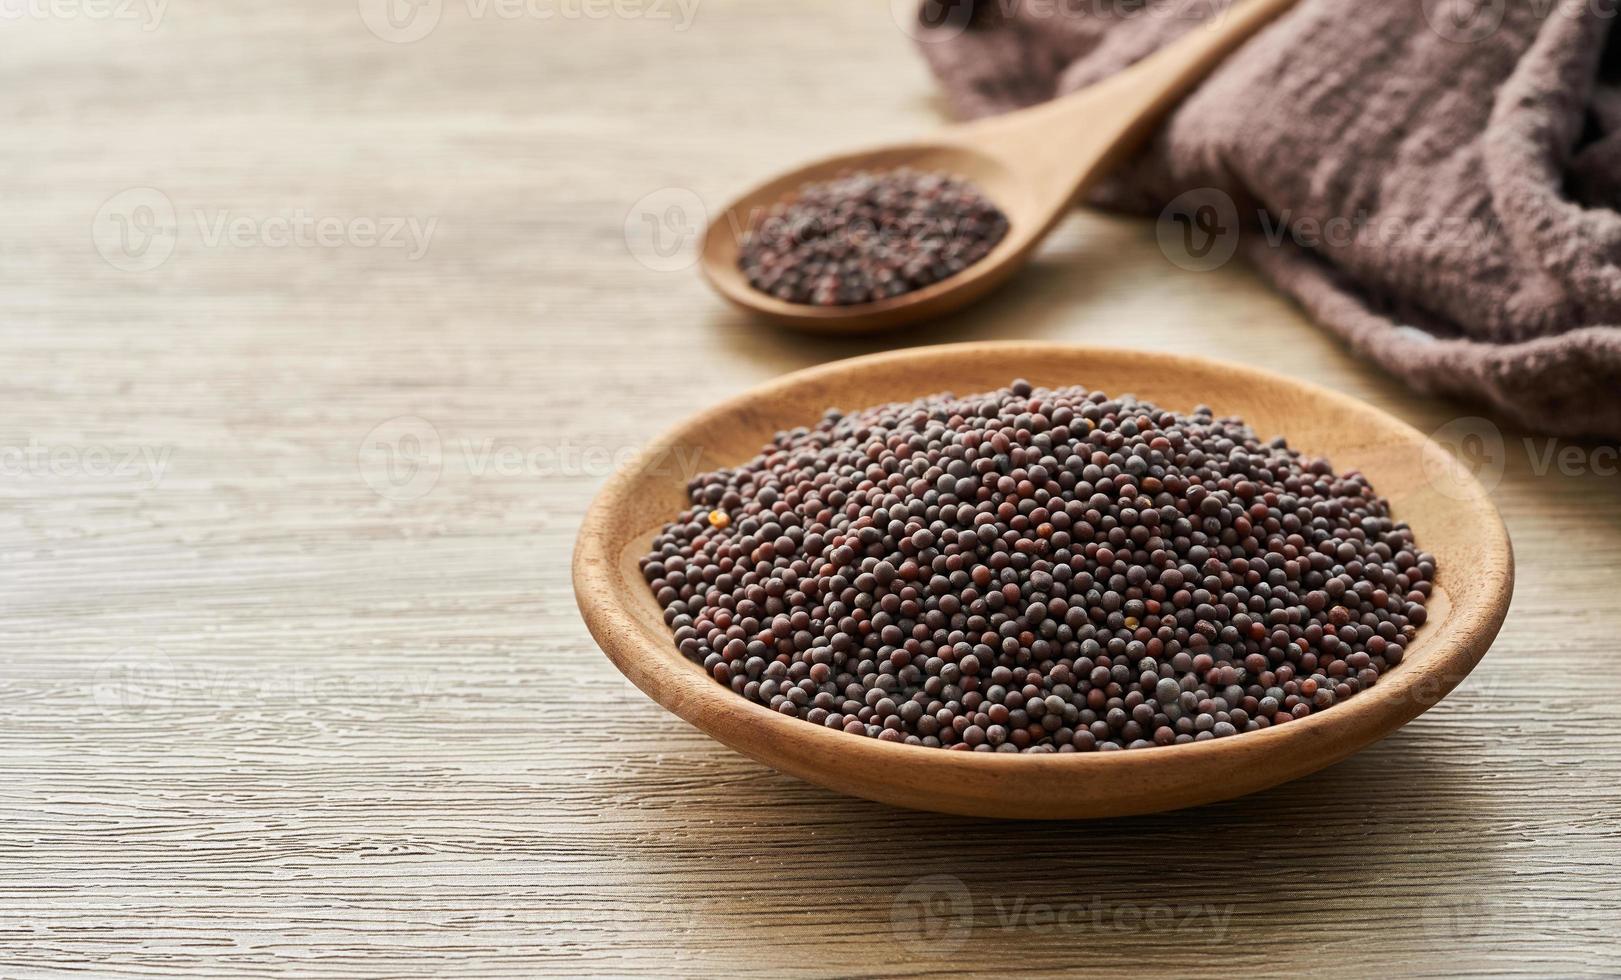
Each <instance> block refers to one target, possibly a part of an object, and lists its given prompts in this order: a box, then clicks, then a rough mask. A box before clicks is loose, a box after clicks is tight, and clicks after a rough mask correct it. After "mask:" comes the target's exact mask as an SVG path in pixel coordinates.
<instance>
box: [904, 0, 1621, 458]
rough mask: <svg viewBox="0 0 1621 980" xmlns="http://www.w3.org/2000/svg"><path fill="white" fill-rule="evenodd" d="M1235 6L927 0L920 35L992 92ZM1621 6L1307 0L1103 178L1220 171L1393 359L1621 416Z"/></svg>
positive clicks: (1523, 415) (1199, 180)
mask: <svg viewBox="0 0 1621 980" xmlns="http://www.w3.org/2000/svg"><path fill="white" fill-rule="evenodd" d="M1237 2H1242V0H1237ZM1226 6H1227V4H1226V2H1225V0H1217V2H1214V3H1201V2H1197V0H1138V2H1132V0H979V2H977V3H974V4H968V0H955V3H951V2H949V0H929V2H928V3H926V4H925V5H924V9H923V11H922V12H921V14H920V21H919V23H920V25H921V26H920V28H919V30H918V31H917V32H916V35H917V36H918V38H919V47H920V48H921V50H922V51H923V53H924V55H925V57H926V58H927V59H928V61H929V63H930V64H931V66H932V67H933V68H934V70H935V72H936V73H937V74H938V75H939V77H940V79H941V81H942V83H943V84H944V86H945V88H946V91H947V93H948V95H949V98H950V100H951V102H952V105H953V107H954V109H955V110H956V111H957V112H958V113H960V114H961V115H963V116H980V115H986V114H990V113H996V112H1001V111H1005V110H1008V109H1013V108H1018V107H1021V106H1025V105H1029V104H1032V103H1035V102H1040V101H1042V100H1044V99H1048V98H1051V97H1053V96H1054V95H1057V94H1061V93H1064V92H1067V91H1070V90H1073V89H1076V88H1079V87H1081V86H1084V85H1087V84H1089V83H1091V82H1094V81H1096V80H1098V79H1100V78H1102V77H1104V76H1107V75H1108V74H1110V73H1112V72H1114V71H1118V70H1119V69H1120V68H1122V67H1124V66H1125V65H1128V64H1130V63H1131V62H1133V61H1136V60H1137V59H1139V58H1141V57H1143V56H1144V55H1145V54H1147V53H1149V52H1151V51H1153V50H1154V49H1155V48H1157V47H1158V46H1160V45H1162V44H1164V43H1165V42H1166V41H1168V40H1170V39H1172V38H1174V37H1176V36H1178V35H1180V34H1181V33H1182V32H1184V31H1186V30H1188V29H1190V28H1191V27H1193V26H1195V25H1196V23H1197V22H1198V20H1199V19H1200V18H1201V17H1202V16H1204V15H1208V14H1209V13H1211V11H1212V10H1217V11H1219V10H1223V9H1225V8H1226ZM969 11H971V13H968V12H969ZM965 14H967V19H966V20H965V19H964V15H965ZM1614 19H1615V18H1614V3H1613V0H1574V2H1572V0H1423V2H1420V0H1378V2H1372V3H1356V2H1347V0H1301V4H1300V6H1298V7H1296V8H1294V9H1293V10H1291V11H1290V12H1288V13H1286V14H1285V15H1284V16H1283V17H1282V18H1281V19H1280V20H1278V21H1277V22H1275V23H1274V24H1272V25H1270V26H1268V27H1267V28H1266V29H1265V30H1264V31H1263V32H1262V33H1261V34H1259V35H1257V36H1256V37H1255V38H1253V39H1252V40H1250V41H1249V42H1248V43H1247V44H1246V45H1245V46H1244V47H1243V48H1242V49H1241V50H1240V51H1238V52H1237V53H1236V54H1235V55H1234V56H1233V57H1232V58H1230V59H1229V60H1228V61H1227V62H1226V63H1225V64H1223V65H1222V66H1221V67H1220V68H1218V69H1217V70H1216V72H1215V73H1214V74H1213V75H1212V76H1211V77H1210V78H1209V79H1207V80H1206V81H1205V83H1204V84H1203V85H1202V86H1201V87H1200V88H1199V90H1198V91H1196V92H1195V93H1194V94H1193V95H1192V96H1190V97H1189V98H1188V99H1187V101H1186V102H1185V103H1184V104H1183V105H1182V106H1181V107H1179V108H1178V110H1177V111H1176V112H1175V113H1174V115H1173V116H1172V117H1171V119H1170V120H1169V121H1168V123H1167V124H1166V125H1165V126H1164V127H1163V129H1162V130H1161V131H1160V133H1159V134H1157V136H1156V137H1155V139H1154V141H1153V143H1152V145H1151V146H1150V148H1149V149H1148V150H1147V151H1146V152H1145V153H1144V154H1143V156H1142V158H1141V159H1139V160H1137V161H1135V162H1134V163H1133V164H1131V165H1128V166H1127V167H1125V168H1123V170H1122V172H1121V174H1120V175H1119V176H1118V177H1117V178H1115V179H1114V180H1113V181H1112V182H1111V183H1110V184H1109V185H1108V186H1105V187H1103V188H1101V189H1100V190H1099V192H1098V195H1097V203H1103V204H1107V205H1111V206H1115V207H1123V208H1128V209H1132V210H1139V211H1147V212H1149V213H1159V211H1160V209H1161V208H1162V207H1164V206H1165V205H1166V203H1167V202H1169V201H1171V200H1172V199H1173V198H1175V197H1176V196H1177V195H1179V194H1181V193H1183V192H1186V191H1189V190H1190V189H1192V188H1201V187H1210V188H1216V189H1218V190H1219V191H1220V192H1222V193H1224V194H1226V195H1229V196H1230V197H1231V199H1232V200H1234V201H1238V202H1242V203H1241V204H1239V205H1238V206H1237V208H1236V209H1235V210H1236V212H1237V213H1238V214H1239V215H1241V216H1243V217H1244V218H1246V219H1247V220H1244V221H1243V225H1244V230H1243V231H1242V232H1241V233H1240V234H1239V239H1238V244H1239V247H1240V249H1241V250H1242V252H1243V253H1244V254H1245V255H1247V256H1248V257H1249V258H1250V259H1251V260H1252V261H1253V262H1254V263H1255V264H1256V265H1257V266H1258V267H1259V268H1260V269H1261V271H1262V273H1263V274H1264V275H1265V276H1266V277H1268V278H1269V279H1270V280H1271V281H1272V282H1273V283H1274V284H1275V285H1276V286H1277V287H1278V288H1280V289H1282V290H1283V291H1285V292H1287V293H1288V294H1290V295H1292V296H1293V297H1295V299H1296V300H1297V301H1298V302H1299V303H1301V305H1302V306H1304V307H1305V309H1306V310H1307V311H1308V312H1309V313H1310V314H1311V316H1313V317H1314V318H1315V319H1316V320H1318V321H1319V322H1320V323H1322V324H1323V325H1325V326H1327V327H1328V328H1330V329H1332V330H1333V331H1334V332H1336V333H1337V334H1339V335H1340V336H1341V337H1343V338H1344V339H1345V340H1346V341H1347V342H1348V343H1349V344H1350V345H1351V347H1352V348H1354V349H1355V350H1357V351H1358V352H1360V353H1361V354H1363V355H1365V356H1367V357H1369V358H1371V359H1372V360H1374V361H1375V362H1377V363H1378V364H1380V365H1382V366H1383V367H1384V368H1385V369H1386V370H1389V371H1390V372H1391V373H1393V374H1395V375H1397V376H1399V377H1401V378H1403V379H1404V380H1406V381H1407V382H1408V383H1409V384H1411V385H1413V386H1414V387H1417V388H1419V389H1422V390H1427V391H1434V392H1438V393H1446V394H1451V395H1456V396H1462V397H1465V398H1467V399H1470V400H1475V401H1484V402H1486V403H1489V404H1490V405H1493V406H1496V407H1497V408H1498V409H1499V410H1500V411H1501V412H1502V413H1503V414H1505V415H1506V416H1508V417H1509V418H1511V419H1513V420H1516V421H1518V422H1520V423H1522V424H1524V425H1526V426H1529V427H1531V428H1534V429H1540V430H1543V431H1547V432H1558V433H1564V434H1572V435H1594V436H1612V437H1613V436H1621V328H1618V326H1617V325H1618V324H1621V267H1618V263H1621V214H1618V212H1617V210H1616V208H1617V207H1618V206H1621V54H1618V53H1617V52H1607V50H1606V40H1607V37H1608V35H1609V28H1610V24H1611V23H1612V21H1613V20H1614ZM1336 218H1337V219H1339V222H1338V223H1337V224H1329V222H1330V221H1331V219H1336ZM1285 220H1287V221H1288V222H1291V223H1293V225H1294V226H1295V227H1297V228H1305V229H1307V230H1309V231H1311V234H1310V235H1306V234H1281V233H1280V230H1279V229H1280V226H1281V225H1280V222H1283V221H1285ZM1269 225H1270V231H1267V230H1266V229H1267V227H1268V226H1269ZM1319 232H1321V233H1319ZM1335 232H1337V233H1335Z"/></svg>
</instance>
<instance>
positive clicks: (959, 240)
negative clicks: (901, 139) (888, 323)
mask: <svg viewBox="0 0 1621 980" xmlns="http://www.w3.org/2000/svg"><path fill="white" fill-rule="evenodd" d="M1007 231H1008V221H1007V216H1006V215H1004V214H1003V213H1002V212H1001V211H1000V210H999V209H998V208H997V207H996V205H995V204H992V203H991V202H990V201H989V200H988V199H986V197H985V196H984V195H983V194H981V193H980V191H979V189H978V188H977V187H976V186H975V185H974V184H973V183H971V182H970V181H967V180H964V179H961V178H958V177H954V176H952V175H950V174H944V173H937V172H933V171H920V170H914V169H911V168H905V167H903V168H900V169H896V170H887V171H879V172H868V171H860V172H857V173H852V174H848V175H846V176H842V177H839V178H836V179H834V180H829V181H824V182H821V183H813V184H806V185H805V186H803V187H801V188H800V189H799V190H798V191H796V192H795V193H794V195H793V196H792V197H790V198H789V199H788V200H786V201H784V202H782V203H780V204H777V205H776V206H774V207H773V208H772V209H771V211H770V212H769V213H767V214H765V215H764V216H763V217H762V218H761V220H759V221H757V222H755V224H754V225H753V226H752V227H751V228H750V229H749V231H748V232H747V233H746V234H745V236H744V238H743V241H742V243H741V250H740V253H739V256H738V267H739V268H740V269H741V270H742V271H743V274H744V276H745V277H746V278H747V279H748V281H749V285H751V286H753V287H754V288H755V289H757V290H759V291H761V292H763V293H768V294H770V295H772V296H775V297H777V298H778V299H781V300H786V301H787V302H790V303H802V304H811V305H815V306H847V305H852V304H857V303H870V302H873V301H875V300H880V299H886V298H888V297H891V296H900V295H902V294H904V293H909V292H912V291H914V290H918V289H922V288H923V287H925V286H929V285H932V284H934V283H936V282H939V281H940V280H942V279H947V278H950V277H951V276H954V275H956V274H957V273H959V272H961V271H962V270H964V269H966V268H968V267H969V266H970V265H973V264H974V263H975V262H978V261H979V260H980V259H982V258H984V257H985V256H986V255H987V254H989V252H990V251H991V249H992V248H994V247H996V244H997V243H998V242H1000V241H1001V240H1002V238H1003V237H1004V236H1005V235H1006V234H1007Z"/></svg>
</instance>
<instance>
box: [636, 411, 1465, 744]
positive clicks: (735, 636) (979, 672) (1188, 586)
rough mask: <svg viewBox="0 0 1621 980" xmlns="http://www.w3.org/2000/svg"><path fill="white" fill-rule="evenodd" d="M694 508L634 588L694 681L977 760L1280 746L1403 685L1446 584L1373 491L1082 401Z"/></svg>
mask: <svg viewBox="0 0 1621 980" xmlns="http://www.w3.org/2000/svg"><path fill="white" fill-rule="evenodd" d="M689 492H690V496H691V500H692V507H691V508H690V509H688V510H686V511H685V512H683V513H682V514H681V515H680V516H679V518H678V519H677V520H676V521H675V522H673V523H671V524H670V525H668V526H667V527H666V528H665V529H664V530H663V532H662V533H661V534H660V535H659V536H658V537H657V538H656V539H655V540H654V542H653V550H652V552H651V553H650V554H648V555H646V556H645V557H644V558H643V559H642V562H641V567H642V571H643V573H644V575H645V576H646V579H647V581H648V584H649V586H650V587H651V589H652V591H653V593H654V595H655V597H656V598H657V601H658V602H659V603H660V604H661V605H662V606H663V607H664V609H665V620H666V622H667V623H668V624H669V625H670V626H671V628H672V629H673V630H674V636H675V642H676V644H677V646H678V648H679V649H680V651H681V652H682V654H683V655H685V656H687V657H689V658H691V659H692V660H694V661H697V662H699V663H701V664H702V665H703V666H704V668H705V669H706V670H707V671H709V672H710V674H711V675H712V676H713V677H714V678H715V680H716V681H717V682H718V683H721V684H725V685H727V686H729V687H730V688H732V690H734V691H736V692H737V693H738V694H740V695H741V696H743V697H746V698H748V699H750V700H752V701H756V702H758V703H760V704H763V705H765V706H767V707H769V708H771V709H773V710H776V711H779V712H781V713H783V714H786V715H791V716H794V717H797V718H801V719H804V720H806V721H808V722H810V723H812V724H817V725H822V726H825V727H828V728H833V729H837V730H839V731H844V732H848V733H850V734H853V735H863V736H866V737H868V738H878V739H883V740H887V741H893V742H904V743H908V744H912V745H924V746H932V747H943V748H949V749H955V750H960V751H975V752H1077V751H1079V752H1089V751H1096V750H1116V749H1129V750H1135V749H1141V748H1153V747H1156V746H1165V745H1178V744H1184V743H1187V742H1195V741H1205V740H1209V739H1215V738H1228V737H1232V736H1234V735H1237V734H1240V733H1243V732H1250V731H1255V730H1257V729H1261V728H1267V727H1270V726H1272V725H1280V724H1288V723H1290V722H1292V721H1294V720H1296V719H1300V718H1304V717H1307V716H1308V715H1310V714H1312V713H1313V712H1316V711H1322V710H1324V709H1327V708H1331V707H1333V706H1334V705H1336V704H1338V703H1340V702H1341V701H1344V700H1345V699H1347V698H1350V697H1352V696H1354V695H1355V694H1356V693H1357V692H1359V691H1362V690H1364V689H1365V688H1367V687H1369V686H1370V685H1372V684H1373V683H1374V682H1375V681H1376V680H1377V679H1378V678H1379V676H1380V675H1381V674H1382V673H1383V672H1384V671H1386V670H1388V669H1390V668H1391V667H1394V666H1395V665H1396V664H1398V663H1400V662H1401V659H1402V656H1403V653H1404V651H1405V649H1406V647H1407V646H1408V644H1409V643H1410V642H1411V641H1412V639H1413V636H1414V635H1415V633H1416V631H1417V628H1418V627H1419V626H1420V625H1422V624H1423V622H1424V612H1425V609H1424V603H1425V600H1426V599H1427V598H1428V596H1429V595H1430V591H1431V582H1432V581H1433V579H1434V576H1435V559H1434V557H1433V556H1431V555H1429V554H1427V553H1425V552H1423V551H1420V550H1418V548H1417V546H1416V545H1415V544H1414V541H1413V535H1412V532H1411V530H1410V529H1409V528H1408V527H1407V526H1406V525H1405V524H1400V523H1397V522H1395V521H1393V520H1392V519H1391V517H1390V511H1389V506H1388V505H1387V503H1386V502H1385V501H1384V500H1383V499H1381V498H1380V497H1379V496H1378V495H1376V494H1375V493H1374V491H1373V489H1372V487H1370V486H1369V485H1368V482H1367V481H1366V480H1365V479H1364V478H1363V476H1362V475H1361V474H1360V473H1354V472H1353V473H1346V474H1342V475H1336V473H1335V471H1334V469H1333V468H1332V467H1331V466H1330V464H1329V463H1328V462H1327V461H1326V460H1321V459H1309V458H1306V457H1304V456H1302V455H1301V454H1299V453H1298V452H1295V451H1294V450H1291V449H1290V448H1288V446H1287V445H1286V444H1285V443H1284V441H1283V440H1281V439H1274V440H1271V441H1269V442H1262V441H1261V440H1260V439H1258V438H1257V437H1256V435H1255V433H1254V432H1252V431H1251V430H1250V429H1249V428H1248V427H1247V426H1245V425H1244V424H1243V423H1242V422H1241V421H1240V420H1239V419H1236V418H1221V417H1217V416H1215V415H1214V414H1213V413H1212V411H1211V410H1210V409H1209V408H1207V407H1199V408H1196V409H1194V411H1193V412H1192V413H1190V414H1186V415H1181V414H1177V413H1173V412H1168V411H1164V410H1162V409H1159V408H1157V407H1155V406H1153V405H1150V404H1147V403H1145V402H1141V401H1137V400H1136V399H1134V398H1131V397H1129V396H1125V397H1120V398H1111V397H1109V396H1107V395H1105V394H1103V393H1101V392H1095V391H1089V390H1087V389H1085V388H1082V387H1068V388H1059V389H1044V388H1043V389H1038V388H1033V387H1032V386H1031V385H1030V384H1028V383H1027V382H1024V381H1015V382H1013V384H1012V385H1011V386H1009V387H1007V388H1003V389H1001V390H998V391H993V392H987V393H984V394H978V395H970V396H968V397H964V398H958V397H954V396H952V395H951V394H939V395H933V396H930V397H927V398H922V399H919V400H917V401H913V402H906V403H894V404H888V405H880V406H877V407H875V408H869V409H866V410H863V411H860V412H855V413H852V414H849V415H845V414H841V413H839V412H837V411H831V412H829V413H828V414H827V416H826V417H825V418H824V419H823V420H822V421H821V422H820V423H818V424H817V425H815V426H813V427H810V428H799V429H794V430H792V431H789V432H782V433H779V434H778V435H777V436H776V437H775V438H774V439H773V440H772V442H771V444H770V445H768V446H766V447H765V448H764V449H763V450H762V451H761V452H760V454H759V455H758V456H756V457H755V458H754V459H752V460H750V461H748V462H746V463H744V464H742V465H741V466H737V467H734V468H731V469H726V470H721V471H718V472H714V473H708V474H704V475H702V476H699V477H698V478H696V479H695V480H693V481H692V483H691V485H690V487H689Z"/></svg>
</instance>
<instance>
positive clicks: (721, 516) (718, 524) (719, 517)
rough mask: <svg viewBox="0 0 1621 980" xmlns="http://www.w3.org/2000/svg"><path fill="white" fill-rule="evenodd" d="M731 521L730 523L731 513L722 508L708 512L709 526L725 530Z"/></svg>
mask: <svg viewBox="0 0 1621 980" xmlns="http://www.w3.org/2000/svg"><path fill="white" fill-rule="evenodd" d="M731 523H732V515H730V514H728V513H726V512H725V511H724V510H712V511H710V512H709V526H710V527H713V528H720V529H721V530H725V529H726V528H727V527H729V526H730V525H731Z"/></svg>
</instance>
